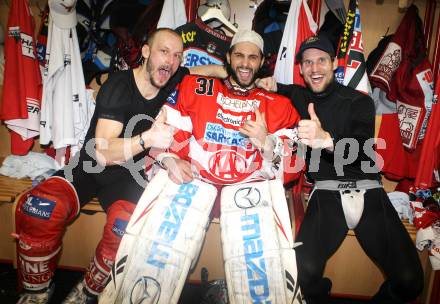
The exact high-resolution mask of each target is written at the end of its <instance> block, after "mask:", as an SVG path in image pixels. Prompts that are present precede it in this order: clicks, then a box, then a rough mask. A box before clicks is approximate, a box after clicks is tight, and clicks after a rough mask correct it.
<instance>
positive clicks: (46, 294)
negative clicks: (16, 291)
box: [17, 284, 55, 304]
mask: <svg viewBox="0 0 440 304" xmlns="http://www.w3.org/2000/svg"><path fill="white" fill-rule="evenodd" d="M54 290H55V285H54V284H51V285H50V286H49V288H47V289H46V290H45V291H43V292H38V293H37V292H24V293H23V294H22V295H21V296H20V299H18V302H17V304H46V303H49V300H50V298H51V297H52V295H53V292H54Z"/></svg>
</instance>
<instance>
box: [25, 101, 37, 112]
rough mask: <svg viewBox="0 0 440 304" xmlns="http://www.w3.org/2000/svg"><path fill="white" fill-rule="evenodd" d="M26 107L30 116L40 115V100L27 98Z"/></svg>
mask: <svg viewBox="0 0 440 304" xmlns="http://www.w3.org/2000/svg"><path fill="white" fill-rule="evenodd" d="M26 107H27V111H28V114H38V113H40V103H39V102H38V100H35V99H32V98H26Z"/></svg>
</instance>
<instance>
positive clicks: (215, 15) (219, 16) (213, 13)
mask: <svg viewBox="0 0 440 304" xmlns="http://www.w3.org/2000/svg"><path fill="white" fill-rule="evenodd" d="M200 19H202V21H203V22H206V21H208V20H211V19H216V20H218V21H220V22H221V23H223V25H224V26H225V27H226V28H227V29H228V30H230V31H231V32H232V33H236V32H237V31H238V29H237V28H236V27H235V26H234V25H233V24H232V23H231V22H229V20H228V19H226V17H225V16H224V15H223V13H222V11H221V10H220V9H218V8H216V7H209V8H208V9H207V10H206V12H205V13H204V14H203V15H202V16H200Z"/></svg>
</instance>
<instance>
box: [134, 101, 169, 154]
mask: <svg viewBox="0 0 440 304" xmlns="http://www.w3.org/2000/svg"><path fill="white" fill-rule="evenodd" d="M166 121H167V111H166V108H162V110H161V111H160V113H159V115H158V116H157V117H156V120H155V121H154V123H153V125H152V126H151V128H150V129H149V130H147V131H145V132H143V133H142V134H141V136H142V138H143V139H144V142H145V143H146V146H148V147H154V148H158V149H167V148H169V147H170V146H171V143H172V142H173V139H174V137H173V134H174V128H173V127H172V126H170V125H168V124H167V123H166Z"/></svg>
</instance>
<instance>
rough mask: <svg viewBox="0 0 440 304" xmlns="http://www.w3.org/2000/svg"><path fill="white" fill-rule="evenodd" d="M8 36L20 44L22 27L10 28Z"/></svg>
mask: <svg viewBox="0 0 440 304" xmlns="http://www.w3.org/2000/svg"><path fill="white" fill-rule="evenodd" d="M8 36H9V37H12V38H14V39H15V42H18V40H19V39H20V27H19V26H10V27H9V28H8Z"/></svg>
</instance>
